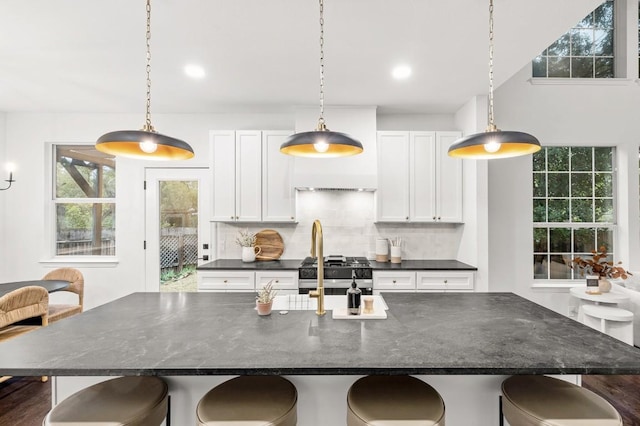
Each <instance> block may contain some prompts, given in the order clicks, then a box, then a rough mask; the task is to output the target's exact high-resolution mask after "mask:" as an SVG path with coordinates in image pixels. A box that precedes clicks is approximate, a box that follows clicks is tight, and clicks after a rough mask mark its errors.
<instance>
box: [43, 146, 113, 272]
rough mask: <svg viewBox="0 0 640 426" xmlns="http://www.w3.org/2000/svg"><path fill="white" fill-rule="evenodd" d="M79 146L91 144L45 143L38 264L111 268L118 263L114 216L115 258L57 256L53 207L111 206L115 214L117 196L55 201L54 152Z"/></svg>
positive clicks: (54, 208)
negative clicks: (41, 238) (43, 205)
mask: <svg viewBox="0 0 640 426" xmlns="http://www.w3.org/2000/svg"><path fill="white" fill-rule="evenodd" d="M63 145H65V146H78V147H91V146H93V145H94V144H93V143H89V142H48V143H45V150H46V153H45V191H46V194H45V200H46V204H47V205H46V206H45V235H46V237H45V238H44V239H43V240H44V241H43V243H44V247H43V255H42V258H41V260H40V262H39V263H40V264H42V265H45V266H46V265H49V266H53V267H58V266H60V265H66V266H79V267H82V266H85V267H86V266H91V267H112V266H115V265H117V264H118V263H119V262H118V257H117V253H118V251H119V250H118V239H119V238H118V231H117V230H118V224H117V222H118V220H117V215H116V223H115V224H114V227H115V229H114V233H115V235H116V241H115V254H114V255H58V254H56V244H57V237H56V233H57V223H56V221H57V216H56V207H57V205H58V204H61V203H69V202H73V203H76V204H95V203H101V204H113V205H114V209H115V210H116V211H117V192H116V196H115V197H108V198H107V197H105V198H81V199H79V198H57V197H56V164H57V160H56V149H57V147H58V146H63ZM117 180H118V178H117V169H116V188H117Z"/></svg>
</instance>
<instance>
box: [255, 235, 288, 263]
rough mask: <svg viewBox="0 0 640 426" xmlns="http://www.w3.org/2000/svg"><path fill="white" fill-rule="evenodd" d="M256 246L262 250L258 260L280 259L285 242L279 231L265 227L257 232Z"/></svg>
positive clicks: (257, 256) (257, 257)
mask: <svg viewBox="0 0 640 426" xmlns="http://www.w3.org/2000/svg"><path fill="white" fill-rule="evenodd" d="M255 245H256V246H258V247H260V248H261V249H262V251H261V252H260V254H258V255H256V260H278V259H280V256H281V255H282V253H283V252H284V242H283V241H282V237H281V236H280V234H278V231H274V230H273V229H263V230H262V231H260V232H258V233H257V234H256V244H255Z"/></svg>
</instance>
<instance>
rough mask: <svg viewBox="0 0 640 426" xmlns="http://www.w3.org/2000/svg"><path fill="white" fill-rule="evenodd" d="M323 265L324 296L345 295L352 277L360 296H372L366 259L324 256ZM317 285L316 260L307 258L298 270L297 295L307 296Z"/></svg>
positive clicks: (368, 266)
mask: <svg viewBox="0 0 640 426" xmlns="http://www.w3.org/2000/svg"><path fill="white" fill-rule="evenodd" d="M323 265H324V289H325V290H324V293H325V294H326V295H335V294H347V289H348V288H349V287H351V281H352V277H353V276H354V275H355V278H356V283H358V288H359V289H360V290H362V294H373V279H372V278H373V269H372V268H371V263H369V260H368V259H367V258H366V257H345V256H338V255H331V256H325V258H324V262H323ZM317 285H318V259H317V258H315V257H307V258H305V259H304V260H303V261H302V263H301V264H300V267H299V268H298V293H300V294H307V293H309V290H314V289H315V288H316V287H317Z"/></svg>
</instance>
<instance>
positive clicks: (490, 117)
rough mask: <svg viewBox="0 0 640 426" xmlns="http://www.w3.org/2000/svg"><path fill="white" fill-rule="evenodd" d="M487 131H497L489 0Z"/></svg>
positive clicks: (491, 4) (491, 23)
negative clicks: (494, 108)
mask: <svg viewBox="0 0 640 426" xmlns="http://www.w3.org/2000/svg"><path fill="white" fill-rule="evenodd" d="M487 130H488V131H494V130H497V129H496V125H495V123H494V122H493V0H489V127H488V128H487Z"/></svg>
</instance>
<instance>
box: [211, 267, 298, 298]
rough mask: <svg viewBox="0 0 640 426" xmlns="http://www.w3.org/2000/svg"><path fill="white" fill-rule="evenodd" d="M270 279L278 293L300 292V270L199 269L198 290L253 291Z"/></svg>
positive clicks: (222, 291)
mask: <svg viewBox="0 0 640 426" xmlns="http://www.w3.org/2000/svg"><path fill="white" fill-rule="evenodd" d="M269 281H273V288H275V289H277V290H278V294H297V293H298V271H244V270H237V271H230V270H223V271H222V270H217V271H198V291H210V292H218V293H224V292H238V293H243V292H251V293H253V292H255V291H256V289H259V288H262V286H264V285H265V284H267V283H268V282H269ZM294 291H295V293H294Z"/></svg>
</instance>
